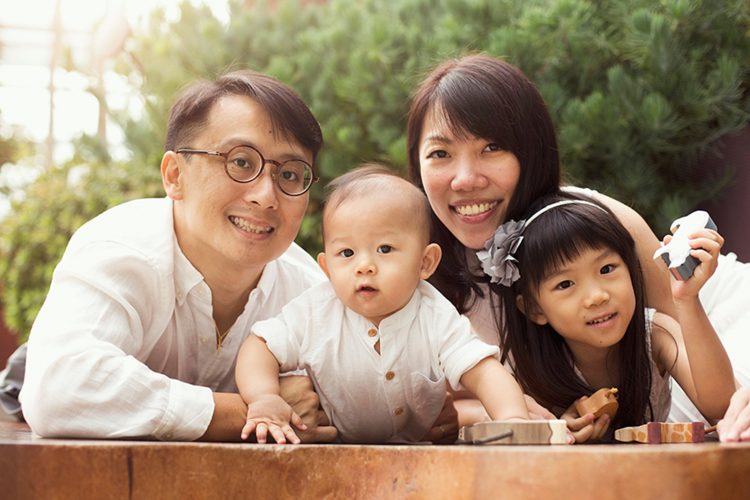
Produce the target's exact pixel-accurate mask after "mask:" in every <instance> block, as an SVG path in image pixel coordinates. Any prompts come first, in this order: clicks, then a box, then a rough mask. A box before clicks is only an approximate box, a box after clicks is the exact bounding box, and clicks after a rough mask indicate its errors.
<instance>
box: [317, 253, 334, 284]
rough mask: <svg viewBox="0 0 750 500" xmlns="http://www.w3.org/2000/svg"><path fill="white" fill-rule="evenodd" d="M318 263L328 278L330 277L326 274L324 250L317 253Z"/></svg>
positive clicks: (326, 266) (326, 265)
mask: <svg viewBox="0 0 750 500" xmlns="http://www.w3.org/2000/svg"><path fill="white" fill-rule="evenodd" d="M318 265H319V266H320V268H321V269H322V270H323V272H324V273H325V275H326V276H327V277H328V279H331V275H330V274H328V264H327V263H326V254H325V252H320V253H319V254H318Z"/></svg>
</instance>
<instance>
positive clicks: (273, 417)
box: [241, 394, 307, 444]
mask: <svg viewBox="0 0 750 500" xmlns="http://www.w3.org/2000/svg"><path fill="white" fill-rule="evenodd" d="M290 422H291V423H292V425H294V426H295V427H296V428H298V429H300V430H303V431H304V430H305V429H307V426H306V425H305V423H304V422H302V419H301V418H300V416H299V415H297V413H295V411H294V410H292V407H291V406H289V405H288V404H287V402H286V401H284V400H283V399H282V398H281V396H279V395H278V394H268V395H266V396H261V397H259V398H257V399H255V400H254V401H253V402H252V403H250V404H249V405H248V406H247V422H246V423H245V426H244V427H243V428H242V434H241V436H242V439H243V440H244V439H247V438H248V437H249V436H250V434H252V433H253V432H255V436H256V438H257V441H258V442H259V443H265V442H267V440H268V433H269V432H270V433H271V436H272V437H273V439H274V441H276V442H277V443H278V444H284V443H286V442H287V439H288V440H289V442H290V443H292V444H298V443H299V442H300V439H299V437H297V434H295V432H294V430H293V429H292V427H291V425H289V424H290Z"/></svg>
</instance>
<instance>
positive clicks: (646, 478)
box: [0, 422, 750, 499]
mask: <svg viewBox="0 0 750 500" xmlns="http://www.w3.org/2000/svg"><path fill="white" fill-rule="evenodd" d="M0 497H1V498H13V499H15V498H18V499H23V498H147V499H151V498H367V499H370V498H389V499H390V498H431V499H432V498H438V499H439V498H450V499H462V498H498V497H503V498H533V499H542V498H545V499H546V498H576V499H581V498H604V499H607V498H627V499H631V498H632V499H642V498H658V499H669V498H679V499H685V498H711V499H724V498H750V443H733V444H723V443H718V442H716V441H713V442H706V443H697V444H662V445H645V444H614V445H573V446H568V445H555V446H466V445H454V446H362V445H283V446H278V445H257V444H247V443H242V444H236V443H186V442H179V443H174V442H169V443H166V442H157V441H119V440H118V441H111V440H78V439H41V438H38V437H35V436H33V435H32V434H31V432H30V431H29V428H28V427H27V426H26V425H25V424H18V423H8V422H0Z"/></svg>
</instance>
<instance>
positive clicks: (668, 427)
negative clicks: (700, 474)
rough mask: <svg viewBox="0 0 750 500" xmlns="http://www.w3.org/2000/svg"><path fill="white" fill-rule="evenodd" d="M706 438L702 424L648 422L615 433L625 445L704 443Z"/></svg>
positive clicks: (616, 437)
mask: <svg viewBox="0 0 750 500" xmlns="http://www.w3.org/2000/svg"><path fill="white" fill-rule="evenodd" d="M705 436H706V431H705V428H704V427H703V423H702V422H648V423H647V424H643V425H639V426H637V427H623V428H622V429H617V430H616V431H615V439H616V440H617V441H622V442H625V443H630V442H637V443H648V444H657V443H702V442H703V441H704V440H705Z"/></svg>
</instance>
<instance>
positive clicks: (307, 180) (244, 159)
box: [175, 145, 318, 196]
mask: <svg viewBox="0 0 750 500" xmlns="http://www.w3.org/2000/svg"><path fill="white" fill-rule="evenodd" d="M175 153H178V154H185V155H210V156H221V157H222V158H223V159H224V171H225V172H226V173H227V175H228V176H229V178H230V179H232V180H233V181H235V182H240V183H243V184H245V183H247V182H251V181H254V180H255V179H257V178H258V177H259V176H260V174H262V173H263V167H265V166H266V163H270V164H271V165H273V166H275V167H276V172H275V173H272V174H271V175H272V177H273V180H274V182H275V183H276V185H277V186H278V187H279V189H281V191H282V192H283V193H285V194H288V195H289V196H300V195H302V194H305V193H306V192H307V190H308V189H310V187H311V186H312V185H313V182H315V181H317V180H318V178H317V177H315V173H314V172H313V169H312V167H311V166H310V164H309V163H307V162H306V161H302V160H287V161H284V162H278V161H276V160H267V159H265V158H263V155H262V154H260V151H258V150H257V149H255V148H254V147H252V146H246V145H241V146H235V147H233V148H232V149H230V150H229V151H227V152H226V153H222V152H220V151H208V150H205V149H190V148H180V149H178V150H177V151H175Z"/></svg>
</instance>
